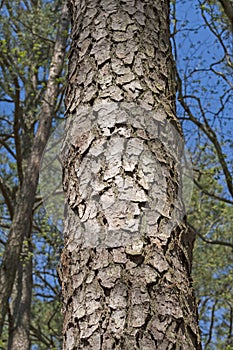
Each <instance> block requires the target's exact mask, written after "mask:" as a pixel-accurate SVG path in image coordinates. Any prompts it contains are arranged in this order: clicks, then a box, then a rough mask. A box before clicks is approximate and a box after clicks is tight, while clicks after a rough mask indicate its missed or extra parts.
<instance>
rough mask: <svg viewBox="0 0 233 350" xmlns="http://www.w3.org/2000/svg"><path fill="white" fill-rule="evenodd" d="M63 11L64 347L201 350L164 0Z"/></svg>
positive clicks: (73, 4)
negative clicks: (66, 43) (68, 38)
mask: <svg viewBox="0 0 233 350" xmlns="http://www.w3.org/2000/svg"><path fill="white" fill-rule="evenodd" d="M69 5H70V10H71V13H72V23H73V28H72V39H73V41H72V47H71V51H70V67H69V84H68V88H67V98H66V105H67V113H68V116H69V118H68V122H67V136H66V138H65V140H64V143H63V150H62V161H63V169H64V172H63V173H64V180H63V185H64V190H65V192H66V210H65V248H64V250H63V253H62V257H61V264H62V267H61V280H62V290H63V299H64V344H63V349H64V350H75V349H79V350H80V349H89V350H90V349H96V350H97V349H109V350H110V349H125V350H126V349H127V350H128V349H129V350H131V349H143V350H151V349H160V350H161V349H162V350H165V349H182V350H194V349H195V350H196V349H201V344H200V337H199V329H198V323H197V310H196V305H195V299H194V295H193V289H192V284H191V276H190V273H191V260H192V248H193V241H194V236H193V234H192V233H191V232H189V231H188V229H187V226H186V222H185V219H184V207H183V203H182V198H181V187H182V186H181V172H180V159H181V153H182V146H181V142H180V140H181V139H182V137H181V131H180V126H179V123H178V120H177V118H176V115H175V91H174V81H173V79H172V74H171V72H172V57H171V47H170V42H169V1H161V0H160V1H158V0H157V1H156V0H147V1H134V0H129V1H127V0H126V1H116V0H100V1H95V0H83V1H78V0H70V2H69Z"/></svg>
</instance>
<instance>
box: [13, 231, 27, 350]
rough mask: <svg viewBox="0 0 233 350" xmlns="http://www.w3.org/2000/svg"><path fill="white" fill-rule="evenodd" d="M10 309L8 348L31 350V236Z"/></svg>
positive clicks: (25, 248)
mask: <svg viewBox="0 0 233 350" xmlns="http://www.w3.org/2000/svg"><path fill="white" fill-rule="evenodd" d="M11 298H12V302H11V306H10V308H9V309H10V310H9V313H10V314H9V338H8V350H18V349H23V350H30V348H31V342H30V321H31V299H32V249H31V244H30V237H29V238H28V241H27V243H26V241H25V243H24V248H23V252H22V254H21V259H20V261H19V265H18V271H17V274H16V279H15V285H14V288H13V293H12V297H11Z"/></svg>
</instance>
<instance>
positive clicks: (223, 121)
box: [172, 1, 233, 350]
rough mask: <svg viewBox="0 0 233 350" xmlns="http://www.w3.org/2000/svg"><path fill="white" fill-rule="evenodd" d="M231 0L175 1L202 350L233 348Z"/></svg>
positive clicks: (175, 35)
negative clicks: (191, 178)
mask: <svg viewBox="0 0 233 350" xmlns="http://www.w3.org/2000/svg"><path fill="white" fill-rule="evenodd" d="M220 3H222V4H223V3H225V5H227V6H228V9H230V8H231V10H230V12H231V13H232V10H233V7H232V3H231V2H230V1H220V2H216V1H199V2H198V1H197V2H195V1H194V2H192V3H191V2H188V1H181V2H178V1H176V2H173V6H172V18H173V25H174V26H173V30H172V40H173V46H174V53H175V59H176V65H177V85H178V109H177V111H178V115H179V117H180V120H181V122H182V127H183V130H184V134H185V137H186V144H187V146H188V147H189V149H190V154H191V157H192V163H193V171H194V172H193V175H194V195H193V201H192V202H191V204H190V210H189V212H188V222H189V224H190V225H191V226H192V228H193V229H194V231H195V232H196V234H197V240H196V245H195V250H194V266H193V274H194V282H195V289H196V291H197V297H198V299H199V310H200V327H201V330H202V341H203V347H204V349H206V350H207V349H208V350H209V349H223V348H224V349H225V348H226V349H231V348H232V341H233V334H232V324H233V318H232V301H231V300H232V277H231V276H232V266H233V261H232V247H233V240H232V239H233V237H232V214H231V213H232V204H233V183H232V166H233V158H232V130H233V118H232V68H233V64H232V34H231V27H230V26H229V24H231V23H230V22H229V20H228V17H229V16H228V15H225V12H222V10H223V9H225V7H223V8H222V6H221V4H220Z"/></svg>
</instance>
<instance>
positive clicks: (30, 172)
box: [0, 5, 69, 334]
mask: <svg viewBox="0 0 233 350" xmlns="http://www.w3.org/2000/svg"><path fill="white" fill-rule="evenodd" d="M68 26H69V20H68V10H67V7H66V5H64V7H63V10H62V14H61V20H60V26H59V30H58V35H57V39H56V42H55V46H54V53H53V58H52V62H51V66H50V72H49V78H48V83H47V89H46V93H45V96H44V101H43V104H42V107H41V116H40V121H39V126H38V129H37V132H36V135H35V139H34V142H33V145H32V150H31V154H30V157H29V161H28V164H27V167H26V171H25V175H24V178H23V180H22V186H21V188H20V191H19V194H18V196H17V201H16V205H15V208H14V216H13V220H12V226H11V229H10V233H9V236H8V240H7V243H6V246H5V250H4V256H3V259H2V264H1V268H0V334H1V333H2V329H3V325H4V320H5V316H6V313H7V309H8V301H9V298H10V296H11V292H12V288H13V284H14V281H15V276H16V272H17V269H18V265H19V260H20V254H21V250H22V245H23V241H24V238H25V237H29V236H30V229H31V224H32V223H31V220H32V214H33V206H34V202H35V195H36V189H37V184H38V177H39V170H40V162H41V158H42V155H43V151H44V149H45V146H46V143H47V140H48V137H49V135H50V130H51V123H52V118H53V117H54V113H55V108H56V104H57V101H56V99H57V96H58V93H59V82H58V81H57V78H59V77H60V74H61V72H62V68H63V60H64V56H65V49H66V43H67V37H68Z"/></svg>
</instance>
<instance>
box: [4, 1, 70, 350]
mask: <svg viewBox="0 0 233 350" xmlns="http://www.w3.org/2000/svg"><path fill="white" fill-rule="evenodd" d="M53 6H54V8H53V7H52V6H51V4H46V3H43V2H31V3H30V2H27V1H25V2H14V3H13V4H12V3H11V2H8V1H5V2H4V8H3V12H2V13H3V15H2V35H3V37H2V38H1V58H0V64H1V74H2V78H3V81H2V84H1V98H2V101H4V102H5V103H6V106H9V109H10V110H11V111H12V113H11V115H10V116H9V114H8V112H6V115H3V116H2V118H1V119H2V130H1V147H2V148H3V152H2V153H1V157H2V160H3V162H4V163H6V162H7V163H8V166H6V165H5V168H4V169H3V174H4V177H3V176H1V182H0V186H1V192H2V196H3V198H4V202H5V206H4V207H3V209H2V210H3V212H2V214H3V225H4V222H5V228H8V225H9V223H11V226H10V227H9V231H8V230H7V231H8V235H7V237H4V238H3V239H2V241H1V243H2V244H3V246H4V250H3V252H2V259H1V268H0V281H1V283H0V295H1V298H0V334H2V332H3V329H4V322H5V319H6V315H8V331H9V338H8V349H19V348H21V349H30V336H29V335H30V327H31V321H30V319H31V299H32V269H33V266H32V254H33V243H34V237H33V235H32V234H33V231H34V227H35V226H34V225H35V221H34V220H33V215H35V218H36V216H38V214H36V213H35V212H34V209H35V202H36V194H37V185H38V177H39V170H40V162H41V158H42V155H43V151H44V149H45V146H46V143H47V140H48V137H49V135H50V133H51V128H52V123H53V120H55V117H56V113H57V108H58V106H59V98H60V95H61V87H60V83H61V81H60V80H59V79H60V78H61V76H62V71H63V62H64V55H65V51H66V45H67V37H68V23H69V20H68V11H67V8H66V6H63V8H62V9H61V8H60V6H59V5H57V4H56V3H54V4H53ZM60 10H61V17H60V19H58V18H57V17H56V16H55V15H54V13H55V12H56V11H60ZM51 11H52V12H51ZM56 21H59V23H57V25H56V27H57V28H58V30H57V36H56V37H55V38H54V28H53V23H56ZM48 58H49V60H48ZM10 186H12V187H13V188H12V187H10Z"/></svg>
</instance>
